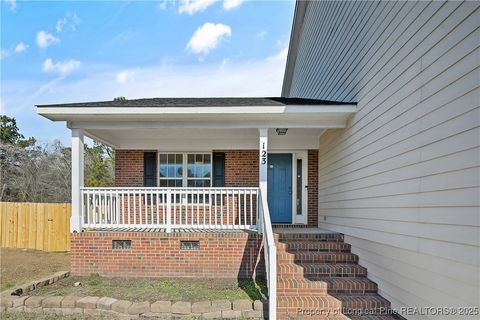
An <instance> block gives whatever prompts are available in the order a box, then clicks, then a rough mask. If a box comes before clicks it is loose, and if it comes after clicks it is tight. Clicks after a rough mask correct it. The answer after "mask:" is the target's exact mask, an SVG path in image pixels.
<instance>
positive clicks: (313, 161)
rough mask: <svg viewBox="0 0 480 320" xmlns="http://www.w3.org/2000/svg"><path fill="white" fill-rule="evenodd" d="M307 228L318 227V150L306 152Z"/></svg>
mask: <svg viewBox="0 0 480 320" xmlns="http://www.w3.org/2000/svg"><path fill="white" fill-rule="evenodd" d="M307 220H308V221H307V223H308V225H309V226H312V227H317V226H318V150H308V218H307Z"/></svg>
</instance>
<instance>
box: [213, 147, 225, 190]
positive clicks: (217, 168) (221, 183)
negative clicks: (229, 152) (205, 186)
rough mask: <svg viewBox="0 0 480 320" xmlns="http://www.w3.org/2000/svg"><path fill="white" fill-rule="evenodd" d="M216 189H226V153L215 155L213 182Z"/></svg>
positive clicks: (216, 153)
mask: <svg viewBox="0 0 480 320" xmlns="http://www.w3.org/2000/svg"><path fill="white" fill-rule="evenodd" d="M212 185H213V186H214V187H225V153H223V152H214V153H213V181H212Z"/></svg>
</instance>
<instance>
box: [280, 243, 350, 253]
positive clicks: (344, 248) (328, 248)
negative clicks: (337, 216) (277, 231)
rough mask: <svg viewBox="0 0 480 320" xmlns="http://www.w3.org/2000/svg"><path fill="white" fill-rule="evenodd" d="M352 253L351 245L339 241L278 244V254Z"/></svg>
mask: <svg viewBox="0 0 480 320" xmlns="http://www.w3.org/2000/svg"><path fill="white" fill-rule="evenodd" d="M285 251H288V252H292V253H293V252H299V251H306V252H350V245H349V244H348V243H345V242H338V241H312V240H310V241H308V240H307V241H296V240H295V241H294V240H292V241H288V242H278V243H277V252H285Z"/></svg>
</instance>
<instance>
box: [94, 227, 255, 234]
mask: <svg viewBox="0 0 480 320" xmlns="http://www.w3.org/2000/svg"><path fill="white" fill-rule="evenodd" d="M85 231H88V232H167V229H166V228H138V227H116V228H88V229H85ZM225 232H256V231H255V230H246V229H213V228H212V229H194V228H172V232H171V233H225Z"/></svg>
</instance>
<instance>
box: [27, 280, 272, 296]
mask: <svg viewBox="0 0 480 320" xmlns="http://www.w3.org/2000/svg"><path fill="white" fill-rule="evenodd" d="M75 282H80V283H81V285H80V286H74V283H75ZM261 292H263V293H265V292H266V287H265V284H264V283H262V282H260V283H257V282H254V281H253V280H239V281H237V280H236V279H232V280H230V279H147V278H137V279H131V278H130V279H125V278H104V277H101V276H99V275H91V276H89V277H68V278H65V279H62V280H60V281H58V282H56V283H54V284H52V285H49V286H45V287H42V288H39V289H37V290H35V291H33V292H31V293H30V294H33V295H57V296H64V295H75V296H88V295H89V296H99V297H103V296H108V297H112V298H115V299H120V300H129V301H150V302H154V301H157V300H170V301H191V302H195V301H204V300H217V299H228V300H237V299H251V300H260V299H262V294H261Z"/></svg>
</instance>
